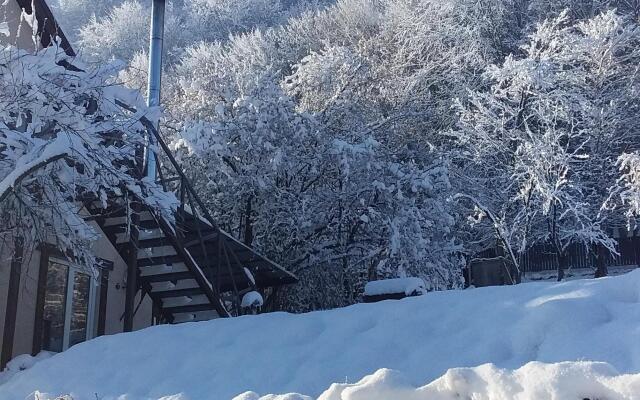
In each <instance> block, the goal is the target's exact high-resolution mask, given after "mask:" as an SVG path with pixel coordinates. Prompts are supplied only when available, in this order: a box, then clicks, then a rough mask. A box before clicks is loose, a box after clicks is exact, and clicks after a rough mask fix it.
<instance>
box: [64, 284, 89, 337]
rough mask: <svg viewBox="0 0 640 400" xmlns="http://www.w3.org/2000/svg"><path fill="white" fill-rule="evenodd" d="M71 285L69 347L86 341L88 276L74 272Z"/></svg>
mask: <svg viewBox="0 0 640 400" xmlns="http://www.w3.org/2000/svg"><path fill="white" fill-rule="evenodd" d="M73 280H74V283H73V301H72V303H71V328H70V330H69V347H71V346H73V345H74V344H78V343H80V342H84V341H85V340H86V339H87V321H88V320H89V289H90V287H91V282H90V278H89V275H86V274H81V273H78V272H76V273H75V274H74V278H73Z"/></svg>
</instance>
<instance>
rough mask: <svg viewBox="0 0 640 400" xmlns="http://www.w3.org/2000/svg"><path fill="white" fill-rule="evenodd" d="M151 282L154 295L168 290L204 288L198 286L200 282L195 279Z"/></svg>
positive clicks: (162, 293)
mask: <svg viewBox="0 0 640 400" xmlns="http://www.w3.org/2000/svg"><path fill="white" fill-rule="evenodd" d="M142 279H144V278H142ZM150 284H151V294H152V295H153V296H156V295H157V296H162V295H164V294H165V293H166V292H175V291H177V290H183V289H190V290H192V289H198V290H202V288H201V287H200V286H198V282H196V280H195V279H184V280H181V281H177V282H176V283H173V282H171V281H163V282H150Z"/></svg>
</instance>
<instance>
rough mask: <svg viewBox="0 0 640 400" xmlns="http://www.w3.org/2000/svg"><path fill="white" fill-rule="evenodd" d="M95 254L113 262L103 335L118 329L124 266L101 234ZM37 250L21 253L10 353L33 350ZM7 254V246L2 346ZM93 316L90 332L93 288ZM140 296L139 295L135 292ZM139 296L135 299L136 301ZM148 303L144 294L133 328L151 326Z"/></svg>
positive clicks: (0, 281)
mask: <svg viewBox="0 0 640 400" xmlns="http://www.w3.org/2000/svg"><path fill="white" fill-rule="evenodd" d="M94 252H95V255H96V256H97V257H100V258H104V259H106V260H109V261H113V264H114V265H113V270H112V271H110V272H109V280H108V290H107V308H106V315H105V334H114V333H120V332H122V328H123V321H122V320H121V317H122V315H123V314H124V300H125V285H126V283H125V280H126V271H127V266H126V263H125V262H124V260H122V258H121V257H120V255H119V254H118V252H117V251H116V249H115V248H114V247H113V246H112V245H111V242H109V240H108V239H107V238H106V237H104V236H102V237H100V239H99V240H98V241H96V243H95V244H94ZM41 255H42V254H41V252H40V251H39V250H34V251H33V252H31V253H29V254H25V259H24V262H23V266H22V274H21V279H20V292H19V295H18V311H17V316H16V331H15V336H14V341H13V354H12V356H13V357H15V356H17V355H19V354H28V353H32V352H33V348H32V347H33V335H34V326H35V314H36V298H37V288H38V274H39V270H40V258H41ZM11 258H12V256H11V253H10V250H9V248H8V247H4V248H3V249H2V250H0V347H1V346H2V332H4V318H5V315H6V306H7V295H8V293H7V292H8V283H9V273H10V269H11ZM95 294H96V300H97V301H96V318H95V319H94V321H95V326H93V327H92V329H93V332H94V334H95V332H96V331H97V324H98V318H97V312H98V311H97V310H98V307H99V304H98V301H99V296H100V290H96V293H95ZM138 296H140V295H138ZM138 300H139V297H138V298H137V299H136V303H135V304H136V305H137V304H138ZM151 318H152V302H151V300H150V299H149V297H148V296H147V297H145V299H144V300H143V302H142V304H141V305H140V307H139V309H138V311H137V313H136V315H135V317H134V329H135V330H137V329H142V328H145V327H148V326H150V325H151Z"/></svg>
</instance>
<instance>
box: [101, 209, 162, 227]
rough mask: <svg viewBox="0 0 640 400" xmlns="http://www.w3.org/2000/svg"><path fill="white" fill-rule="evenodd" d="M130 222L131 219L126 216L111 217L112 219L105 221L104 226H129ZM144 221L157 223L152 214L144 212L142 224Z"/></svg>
mask: <svg viewBox="0 0 640 400" xmlns="http://www.w3.org/2000/svg"><path fill="white" fill-rule="evenodd" d="M128 221H129V218H128V217H127V216H126V215H125V216H122V217H111V218H106V219H105V220H104V224H103V226H116V225H127V222H128ZM142 221H153V222H155V219H154V218H153V215H151V213H150V212H148V211H143V212H141V213H140V222H142Z"/></svg>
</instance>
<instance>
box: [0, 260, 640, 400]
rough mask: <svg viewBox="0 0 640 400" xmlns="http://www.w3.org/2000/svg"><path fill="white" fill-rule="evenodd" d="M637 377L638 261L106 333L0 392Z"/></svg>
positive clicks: (414, 385)
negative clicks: (602, 269) (563, 274)
mask: <svg viewBox="0 0 640 400" xmlns="http://www.w3.org/2000/svg"><path fill="white" fill-rule="evenodd" d="M531 361H536V362H534V363H531ZM564 361H577V362H572V363H561V362H564ZM592 361H595V362H597V363H593V362H592ZM487 363H491V364H492V365H483V364H487ZM557 363H560V364H557ZM605 363H606V364H605ZM460 367H476V368H472V369H466V368H462V369H453V370H450V369H451V368H460ZM639 372H640V270H636V271H633V272H631V273H628V274H626V275H621V276H616V277H609V278H602V279H596V280H577V281H570V282H564V283H547V282H543V283H527V284H522V285H518V286H509V287H490V288H478V289H470V290H466V291H449V292H435V293H428V294H426V295H424V296H421V297H415V298H409V299H405V300H401V301H386V302H381V303H374V304H360V305H355V306H351V307H347V308H343V309H337V310H331V311H323V312H314V313H309V314H303V315H291V314H286V313H275V314H263V315H259V316H246V317H240V318H235V319H228V320H214V321H208V322H199V323H186V324H182V325H175V326H170V325H164V326H156V327H152V328H148V329H145V330H141V331H137V332H133V333H128V334H119V335H114V336H106V337H101V338H98V339H95V340H92V341H90V342H87V343H83V344H80V345H77V346H74V347H73V348H71V349H70V350H68V351H66V352H64V353H61V354H59V355H56V356H54V357H51V358H48V359H45V360H43V361H40V362H38V363H37V364H35V365H34V366H33V367H31V368H30V369H28V370H25V371H22V372H19V373H17V374H16V375H15V376H13V377H11V378H10V379H9V380H8V381H7V382H6V383H4V384H2V385H0V399H25V398H30V397H31V398H38V399H47V398H55V397H54V396H56V395H63V394H70V395H71V396H72V397H73V399H74V400H95V399H100V400H109V399H119V400H142V399H144V400H147V399H160V398H164V399H165V400H169V399H171V400H201V399H216V400H218V399H220V400H223V399H232V398H234V397H235V398H236V399H238V400H255V399H258V398H259V395H258V394H260V395H263V396H264V395H267V394H269V393H276V394H283V393H302V394H304V395H308V396H312V397H313V398H316V397H318V396H320V399H322V400H423V399H425V400H426V399H429V400H431V399H455V398H463V399H464V398H473V399H543V398H544V399H546V398H549V399H552V398H556V399H567V398H576V399H577V398H590V399H595V398H599V399H607V400H613V399H634V398H636V399H638V398H640V374H638V373H639ZM621 374H628V375H621ZM634 374H635V375H634ZM434 380H435V381H434ZM0 381H1V380H0ZM432 381H433V382H432ZM429 382H432V383H430V384H428V383H429ZM332 384H333V385H332ZM427 384H428V385H427ZM424 385H426V386H424ZM35 391H37V392H38V393H48V395H47V396H44V395H39V397H36V396H35V395H34V394H33V393H34V392H35ZM250 392H253V393H250ZM119 396H123V397H119ZM465 396H466V397H465ZM471 396H475V397H471ZM554 396H555V397H554ZM634 396H635V397H634ZM265 398H267V397H265ZM268 398H270V399H278V398H279V399H288V400H293V399H306V398H308V397H303V396H298V395H288V396H282V397H268Z"/></svg>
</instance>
